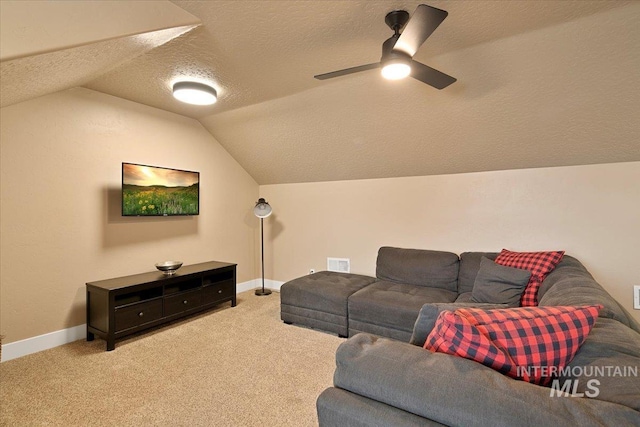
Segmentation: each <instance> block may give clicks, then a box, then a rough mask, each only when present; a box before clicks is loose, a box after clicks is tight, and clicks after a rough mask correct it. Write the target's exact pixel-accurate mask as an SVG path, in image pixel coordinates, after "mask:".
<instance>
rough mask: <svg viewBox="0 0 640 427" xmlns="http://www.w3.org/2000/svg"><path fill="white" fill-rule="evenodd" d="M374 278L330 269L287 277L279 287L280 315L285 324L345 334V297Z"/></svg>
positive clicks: (368, 283) (346, 332)
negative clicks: (287, 280) (295, 277)
mask: <svg viewBox="0 0 640 427" xmlns="http://www.w3.org/2000/svg"><path fill="white" fill-rule="evenodd" d="M375 280H376V279H375V277H370V276H363V275H360V274H349V273H336V272H333V271H319V272H318V273H314V274H310V275H308V276H302V277H299V278H297V279H294V280H291V281H289V282H287V283H285V284H284V285H282V287H281V288H280V318H281V319H282V320H283V321H284V322H285V323H295V324H298V325H303V326H308V327H311V328H316V329H322V330H324V331H327V332H333V333H336V334H338V335H340V336H341V337H346V336H348V335H349V321H348V318H349V316H348V314H347V308H348V304H347V300H348V298H349V297H350V296H351V294H353V293H354V292H357V291H359V290H360V289H362V288H364V287H365V286H367V285H370V284H371V283H373V282H375Z"/></svg>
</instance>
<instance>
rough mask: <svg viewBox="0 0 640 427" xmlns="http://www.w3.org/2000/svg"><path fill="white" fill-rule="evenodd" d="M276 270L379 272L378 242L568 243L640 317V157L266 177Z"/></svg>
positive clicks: (476, 247) (459, 246) (290, 274)
mask: <svg viewBox="0 0 640 427" xmlns="http://www.w3.org/2000/svg"><path fill="white" fill-rule="evenodd" d="M260 194H261V197H265V198H266V199H267V200H268V201H269V203H271V205H272V206H273V210H274V214H273V215H272V216H271V217H269V218H268V219H267V220H266V221H267V222H266V223H265V233H267V236H268V243H267V244H266V247H265V252H266V273H265V275H266V276H267V277H268V278H271V279H274V280H279V281H286V280H290V279H292V278H294V277H297V276H300V275H303V274H307V273H308V271H309V269H310V268H315V269H316V270H323V269H326V258H327V257H343V258H350V259H351V270H352V272H354V273H363V274H369V275H374V274H375V260H376V254H377V250H378V248H379V247H380V246H383V245H390V246H399V247H407V248H424V249H436V250H445V251H452V252H455V253H461V252H464V251H500V249H502V248H508V249H511V250H523V251H530V250H546V249H564V250H566V251H567V253H568V254H570V255H573V256H575V257H577V258H578V259H580V260H581V261H582V262H583V263H584V264H585V266H586V267H587V268H588V269H589V271H590V272H591V273H592V274H593V275H594V277H595V278H596V279H597V280H598V281H599V282H600V283H601V284H602V285H603V286H604V287H605V288H606V289H607V290H608V291H609V292H610V293H611V294H612V295H613V296H614V297H615V298H616V299H617V300H618V301H620V302H621V303H622V304H623V305H624V307H625V308H626V309H627V310H629V311H631V312H632V313H633V314H634V316H635V317H636V318H637V319H638V320H639V321H640V311H638V310H633V309H632V307H633V285H640V276H639V275H638V267H637V256H638V242H640V162H631V163H617V164H605V165H594V166H575V167H559V168H545V169H526V170H511V171H499V172H481V173H469V174H459V175H440V176H426V177H413V178H391V179H374V180H360V181H339V182H322V183H307V184H282V185H265V186H261V187H260Z"/></svg>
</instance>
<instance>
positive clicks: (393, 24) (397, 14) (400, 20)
mask: <svg viewBox="0 0 640 427" xmlns="http://www.w3.org/2000/svg"><path fill="white" fill-rule="evenodd" d="M384 22H386V24H387V25H388V26H389V28H391V29H392V30H393V31H394V32H395V33H396V34H399V32H400V30H401V29H402V28H403V27H404V26H405V25H406V24H407V22H409V12H407V11H406V10H393V11H391V12H389V13H387V16H385V17H384Z"/></svg>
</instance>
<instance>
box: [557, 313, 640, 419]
mask: <svg viewBox="0 0 640 427" xmlns="http://www.w3.org/2000/svg"><path fill="white" fill-rule="evenodd" d="M567 367H568V368H570V369H567V370H565V371H564V372H563V373H562V374H561V375H560V377H559V378H558V380H559V384H560V386H561V387H562V385H564V381H566V380H571V381H572V382H571V383H570V385H571V391H573V386H574V382H573V381H575V380H577V383H576V384H577V385H576V393H585V395H586V396H591V397H597V398H598V399H600V400H606V401H608V402H614V403H619V404H621V405H625V406H629V407H631V408H634V409H635V410H636V411H640V378H639V376H640V372H639V371H640V334H638V333H637V332H635V331H633V330H632V329H630V328H628V327H626V326H624V325H623V324H622V323H620V322H617V321H615V320H612V319H606V318H602V317H601V318H598V320H597V321H596V324H595V325H594V327H593V329H592V330H591V332H590V333H589V336H588V337H587V339H586V340H585V342H584V344H582V346H581V347H580V350H578V352H577V353H576V355H575V357H574V358H573V360H572V361H571V363H570V364H569V365H568V366H567ZM594 380H595V381H597V382H593V381H594ZM589 381H592V382H591V383H589ZM594 390H595V392H596V393H597V395H596V396H593V394H594ZM638 420H639V422H640V415H639V418H638Z"/></svg>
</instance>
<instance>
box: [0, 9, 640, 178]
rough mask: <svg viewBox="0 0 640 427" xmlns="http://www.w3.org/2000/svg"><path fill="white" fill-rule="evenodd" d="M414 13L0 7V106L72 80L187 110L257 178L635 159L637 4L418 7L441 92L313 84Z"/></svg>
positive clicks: (366, 57)
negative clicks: (203, 86) (187, 94)
mask: <svg viewBox="0 0 640 427" xmlns="http://www.w3.org/2000/svg"><path fill="white" fill-rule="evenodd" d="M420 3H421V2H417V1H367V0H354V1H179V0H176V1H173V2H167V1H145V2H56V1H53V2H17V1H2V2H0V8H1V9H0V16H1V18H2V37H1V38H0V42H1V43H2V44H1V46H0V47H1V49H0V53H1V60H2V62H1V63H0V68H1V73H2V74H1V76H0V84H1V87H0V89H1V92H0V94H1V102H2V104H1V105H2V106H3V107H4V106H8V105H12V104H15V103H17V102H22V101H25V100H28V99H31V98H34V97H37V96H41V95H45V94H47V93H52V92H55V91H59V90H64V89H68V88H71V87H76V86H83V87H86V88H89V89H92V90H96V91H100V92H104V93H106V94H110V95H113V96H117V97H121V98H125V99H129V100H131V101H135V102H138V103H141V104H146V105H149V106H152V107H156V108H160V109H163V110H167V111H171V112H174V113H177V114H181V115H185V116H189V117H192V118H194V119H197V120H199V121H200V122H201V123H202V125H203V126H204V127H205V128H206V129H207V130H208V131H209V132H210V133H211V134H212V135H213V136H214V137H215V138H216V140H218V141H219V142H220V143H221V144H222V145H223V146H224V147H225V148H226V149H227V150H228V151H229V153H230V154H231V155H232V156H233V157H234V158H235V159H236V160H237V161H238V162H239V163H240V164H241V165H242V166H243V167H244V168H245V169H246V170H247V171H248V172H249V173H250V174H251V175H252V176H253V177H254V179H256V181H257V182H258V183H260V184H273V183H290V182H309V181H328V180H346V179H361V178H386V177H398V176H413V175H432V174H448V173H461V172H474V171H485V170H500V169H517V168H531V167H546V166H563V165H578V164H593V163H609V162H622V161H637V160H640V143H639V142H638V137H639V136H640V123H639V122H640V121H638V120H637V112H638V111H639V110H640V95H638V94H639V93H640V73H639V72H638V70H640V49H638V46H639V45H640V25H638V22H640V2H634V1H618V2H603V1H545V2H541V1H484V0H469V1H435V0H434V1H429V2H425V3H427V4H429V5H431V6H435V7H438V8H441V9H444V10H447V11H448V12H449V16H448V18H447V19H446V20H445V21H444V22H443V23H442V25H440V27H438V29H437V30H436V31H435V32H434V33H433V35H432V36H431V37H430V38H429V39H428V40H427V41H426V43H425V44H424V45H423V46H422V47H421V49H420V50H419V51H418V53H417V54H416V56H415V59H416V60H418V61H420V62H423V63H425V64H428V65H430V66H432V67H434V68H436V69H439V70H441V71H443V72H445V73H447V74H449V75H452V76H454V77H456V78H457V79H458V81H457V82H456V83H454V84H453V85H451V86H449V87H448V88H446V89H444V90H436V89H434V88H432V87H430V86H428V85H425V84H422V83H420V82H418V81H416V80H413V79H407V80H403V81H395V82H391V81H387V80H384V79H382V78H381V76H380V74H379V72H378V71H375V70H372V71H367V72H362V73H358V74H353V75H349V76H345V77H340V78H336V79H333V80H326V81H319V80H316V79H314V78H313V76H314V75H315V74H320V73H325V72H329V71H334V70H339V69H342V68H347V67H351V66H356V65H361V64H367V63H371V62H376V61H378V60H379V59H380V49H381V45H382V42H383V41H384V40H385V39H387V38H388V37H389V36H390V35H391V31H390V30H389V28H388V27H387V26H386V24H385V23H384V16H385V15H386V13H387V12H389V11H391V10H398V9H404V10H407V11H408V12H409V13H413V11H414V10H415V8H416V7H417V6H418V5H419V4H420ZM183 78H189V79H196V80H199V81H204V82H208V83H210V84H212V85H213V86H214V87H215V88H216V89H217V90H218V93H219V100H218V102H217V103H216V104H214V105H213V106H208V107H195V106H188V105H186V104H182V103H180V102H178V101H176V100H175V99H173V97H172V96H171V84H172V83H173V82H175V81H176V80H179V79H183Z"/></svg>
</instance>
